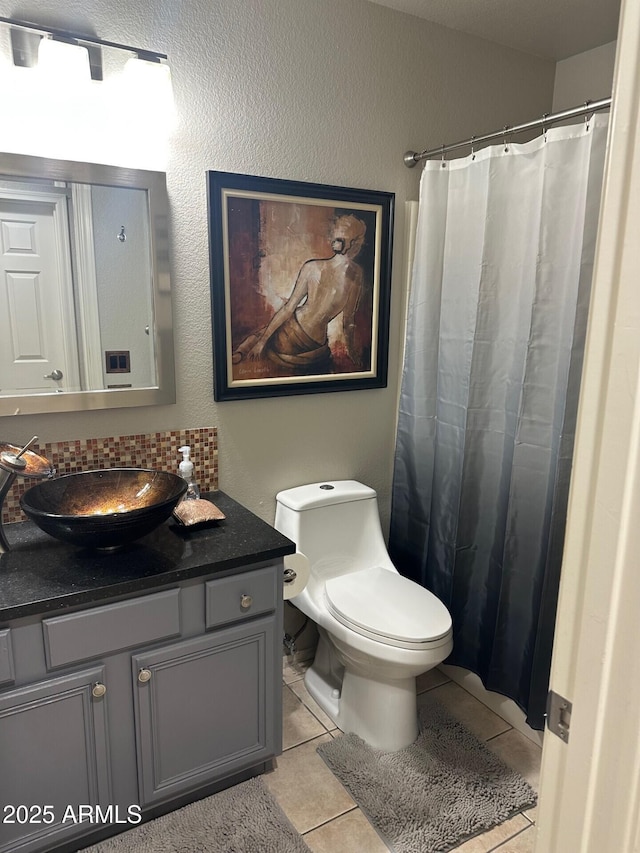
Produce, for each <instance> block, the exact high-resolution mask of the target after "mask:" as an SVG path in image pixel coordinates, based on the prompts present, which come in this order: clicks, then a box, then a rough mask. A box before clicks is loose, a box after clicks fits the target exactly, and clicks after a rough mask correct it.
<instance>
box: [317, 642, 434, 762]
mask: <svg viewBox="0 0 640 853" xmlns="http://www.w3.org/2000/svg"><path fill="white" fill-rule="evenodd" d="M323 633H324V632H323V631H321V632H320V634H321V636H320V641H319V644H318V650H317V652H316V657H315V660H314V662H313V664H312V665H311V667H310V668H309V669H308V670H307V673H306V675H305V679H304V682H305V686H306V688H307V690H308V691H309V694H310V695H311V697H312V698H313V699H315V701H316V702H317V703H318V705H319V706H320V707H321V708H322V710H323V711H324V712H325V713H326V714H327V715H328V716H329V717H330V718H331V720H332V721H333V722H334V723H335V724H336V726H337V727H338V728H339V729H340V731H342V732H345V733H349V732H353V733H354V734H356V735H358V737H361V738H362V739H363V740H364V741H365V742H366V743H368V744H369V745H370V746H373V747H375V748H376V749H383V750H385V751H387V752H396V751H397V750H399V749H403V748H404V747H405V746H409V744H411V743H413V742H414V740H415V739H416V737H417V736H418V709H417V698H416V679H415V677H409V678H402V679H393V680H391V679H379V678H375V679H374V678H372V677H371V676H369V675H366V676H365V675H362V674H359V673H357V672H354V671H352V670H351V669H350V668H348V667H347V668H343V667H341V666H340V667H337V666H336V663H337V658H336V655H335V653H333V651H332V649H331V648H330V645H329V643H330V641H329V640H327V639H326V638H325V637H323V636H322V634H323ZM340 671H342V678H340Z"/></svg>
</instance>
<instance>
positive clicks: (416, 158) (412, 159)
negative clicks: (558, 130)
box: [404, 98, 611, 169]
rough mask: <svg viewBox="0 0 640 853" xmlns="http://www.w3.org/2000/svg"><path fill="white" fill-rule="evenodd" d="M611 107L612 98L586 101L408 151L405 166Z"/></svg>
mask: <svg viewBox="0 0 640 853" xmlns="http://www.w3.org/2000/svg"><path fill="white" fill-rule="evenodd" d="M610 106H611V98H602V99H601V100H599V101H585V102H584V104H582V105H581V106H579V107H572V108H571V109H569V110H562V111H561V112H558V113H545V115H543V116H542V118H538V119H534V120H533V121H528V122H525V124H516V125H514V126H513V127H510V126H509V125H508V124H507V125H505V126H504V127H503V128H502V130H496V131H495V133H487V134H485V135H484V136H472V137H471V138H470V139H465V140H463V141H462V142H453V143H452V144H451V145H441V146H440V148H432V149H431V150H430V151H427V150H425V151H422V152H421V153H420V154H418V153H416V152H415V151H407V152H406V154H405V155H404V164H405V166H407V167H408V168H409V169H412V168H413V167H414V166H415V165H416V163H418V162H420V160H426V159H428V158H429V157H434V156H435V155H436V154H440V155H444V154H446V153H447V151H453V150H454V149H455V148H463V147H464V146H465V145H471V146H473V145H479V144H481V143H483V142H488V141H489V140H490V139H504V137H506V136H509V135H511V134H512V133H522V132H523V131H524V130H533V128H536V127H544V128H546V127H548V126H549V125H550V124H554V123H555V122H558V121H564V120H566V119H569V118H575V117H577V116H582V115H589V114H590V113H595V112H597V111H598V110H607V109H609V107H610Z"/></svg>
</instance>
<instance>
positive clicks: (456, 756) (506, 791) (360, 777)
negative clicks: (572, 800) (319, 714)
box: [318, 696, 536, 853]
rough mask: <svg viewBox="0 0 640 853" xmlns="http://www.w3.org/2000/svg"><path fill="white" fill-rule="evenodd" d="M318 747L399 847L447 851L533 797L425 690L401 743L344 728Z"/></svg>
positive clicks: (402, 852) (402, 851) (401, 851)
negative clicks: (389, 745) (375, 743)
mask: <svg viewBox="0 0 640 853" xmlns="http://www.w3.org/2000/svg"><path fill="white" fill-rule="evenodd" d="M318 754H319V755H320V756H321V757H322V758H323V759H324V761H325V762H326V764H327V765H328V766H329V768H330V769H331V770H332V771H333V773H334V775H335V776H337V777H338V779H339V780H340V781H341V782H342V784H343V785H344V786H345V788H346V789H347V790H348V791H349V793H350V794H351V796H352V797H353V799H354V800H355V801H356V803H357V804H358V805H359V806H360V808H361V809H362V811H363V812H364V813H365V814H366V815H367V817H368V818H369V821H370V822H371V824H372V825H373V827H374V828H375V829H376V831H377V832H378V834H379V835H380V836H381V838H382V840H383V841H384V842H385V843H386V844H387V846H388V847H390V848H391V850H394V851H396V853H445V851H447V850H451V849H452V848H453V847H455V846H457V845H458V844H460V843H461V842H462V841H463V840H466V839H467V838H468V837H470V836H472V835H477V834H478V833H480V832H484V831H486V830H488V829H491V827H493V826H497V825H498V824H499V823H502V822H503V821H505V820H507V818H509V817H511V816H512V815H514V814H515V813H517V812H518V811H520V810H522V809H523V808H527V807H529V806H533V805H534V804H535V802H536V794H535V791H534V790H533V789H532V788H531V786H530V785H529V783H528V782H526V781H525V780H524V779H523V778H522V777H521V776H520V775H519V774H518V773H516V772H515V771H514V770H511V769H510V768H509V767H507V766H506V765H505V764H503V762H502V761H501V760H500V759H499V758H498V757H497V756H496V755H494V753H492V752H491V750H489V748H488V747H486V746H485V745H484V744H483V743H481V742H480V741H479V740H478V739H477V738H476V737H475V736H474V735H473V734H471V732H469V731H468V730H467V729H466V728H465V727H464V726H462V725H461V724H460V723H459V722H458V721H457V720H455V719H454V718H453V717H451V716H450V715H449V714H448V713H447V711H445V710H444V708H443V707H442V706H441V705H440V703H439V702H437V700H435V699H433V698H432V697H428V696H427V697H421V708H420V734H419V735H418V738H417V740H416V741H415V742H414V743H412V744H411V745H410V746H408V747H405V749H401V750H399V751H398V752H384V751H382V750H379V749H374V748H373V747H371V746H369V745H368V744H366V743H365V742H364V741H363V740H361V739H360V738H359V737H358V736H357V735H354V734H349V735H343V736H341V737H338V738H336V739H335V740H333V741H331V742H329V743H325V744H322V745H321V746H319V747H318Z"/></svg>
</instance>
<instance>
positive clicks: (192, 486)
mask: <svg viewBox="0 0 640 853" xmlns="http://www.w3.org/2000/svg"><path fill="white" fill-rule="evenodd" d="M178 451H179V452H180V453H182V462H181V463H180V465H179V466H178V473H179V474H180V476H181V477H182V479H183V480H184V481H185V482H186V484H187V491H186V494H185V496H184V500H196V499H197V498H199V497H200V489H199V488H198V484H197V483H196V478H195V476H194V473H193V462H192V461H191V459H190V455H191V448H190V447H189V445H187V444H185V445H184V447H179V448H178Z"/></svg>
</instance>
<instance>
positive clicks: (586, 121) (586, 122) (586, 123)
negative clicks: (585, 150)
mask: <svg viewBox="0 0 640 853" xmlns="http://www.w3.org/2000/svg"><path fill="white" fill-rule="evenodd" d="M590 103H591V101H585V102H584V106H585V109H588V108H589V104H590ZM592 117H593V113H591V115H589V113H588V112H585V114H584V129H585V131H586V132H587V133H589V123H590V121H591V119H592Z"/></svg>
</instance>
